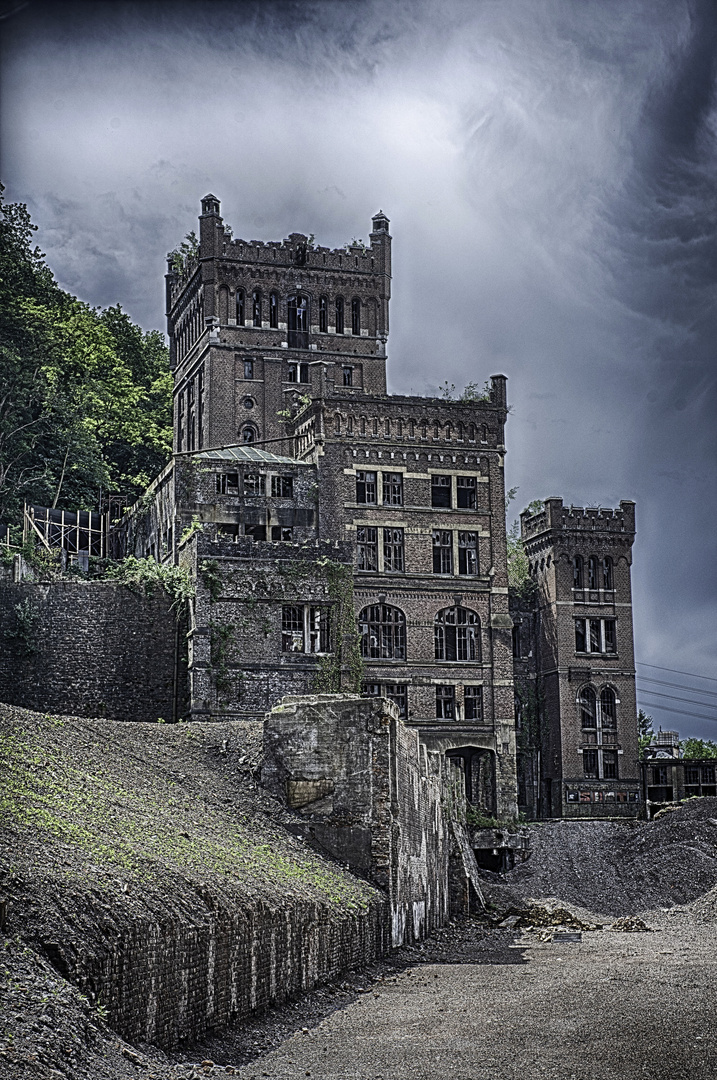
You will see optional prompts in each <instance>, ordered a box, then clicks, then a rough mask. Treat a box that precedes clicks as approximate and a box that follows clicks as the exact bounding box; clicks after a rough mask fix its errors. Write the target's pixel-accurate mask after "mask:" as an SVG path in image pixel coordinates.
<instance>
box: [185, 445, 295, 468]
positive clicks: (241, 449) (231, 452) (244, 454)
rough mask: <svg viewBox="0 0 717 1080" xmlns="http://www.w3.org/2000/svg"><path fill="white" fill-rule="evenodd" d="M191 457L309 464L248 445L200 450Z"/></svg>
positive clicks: (279, 463) (272, 463)
mask: <svg viewBox="0 0 717 1080" xmlns="http://www.w3.org/2000/svg"><path fill="white" fill-rule="evenodd" d="M191 456H192V457H193V458H203V459H204V460H205V461H206V460H208V459H212V460H215V461H216V459H217V458H218V459H219V460H220V461H244V462H246V461H253V462H255V463H261V464H264V465H306V464H308V463H307V462H306V461H299V460H298V458H291V457H280V456H279V454H272V453H271V452H270V451H269V450H258V449H257V448H256V447H255V446H252V445H251V444H247V443H242V444H238V445H236V446H222V447H218V448H217V449H215V450H200V451H198V452H197V453H194V454H192V455H191Z"/></svg>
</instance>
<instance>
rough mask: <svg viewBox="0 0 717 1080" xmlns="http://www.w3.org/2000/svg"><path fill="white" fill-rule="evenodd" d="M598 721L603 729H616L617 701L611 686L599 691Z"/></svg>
mask: <svg viewBox="0 0 717 1080" xmlns="http://www.w3.org/2000/svg"><path fill="white" fill-rule="evenodd" d="M600 720H601V723H602V726H603V728H616V727H617V699H616V697H615V691H614V690H613V689H612V687H611V686H604V687H603V688H602V690H601V691H600Z"/></svg>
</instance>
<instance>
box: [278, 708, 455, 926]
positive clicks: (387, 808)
mask: <svg viewBox="0 0 717 1080" xmlns="http://www.w3.org/2000/svg"><path fill="white" fill-rule="evenodd" d="M262 780H263V783H264V785H265V786H266V787H267V788H268V790H269V791H270V792H271V793H272V794H273V795H274V796H276V797H277V798H279V799H283V800H284V801H285V802H286V804H287V805H288V806H289V807H290V808H291V809H292V810H295V811H296V812H297V813H298V814H300V815H301V816H302V817H303V818H304V820H305V825H304V827H303V835H304V836H305V837H306V838H307V839H310V840H312V841H313V842H314V843H315V844H317V846H319V847H320V848H323V849H324V850H326V851H328V852H329V853H330V854H332V855H334V856H335V857H337V858H339V859H341V860H342V861H344V862H347V863H348V864H349V866H350V867H351V868H352V869H353V870H356V871H358V872H359V873H361V874H363V875H365V876H366V877H367V878H368V879H369V880H370V881H372V882H373V883H374V884H376V885H378V886H379V887H380V888H381V889H383V890H384V891H385V892H386V893H387V894H388V898H389V902H390V907H391V924H392V942H393V944H394V945H400V944H403V943H405V942H410V941H417V940H420V939H421V938H423V937H425V936H426V935H427V934H428V933H430V932H431V931H432V930H433V929H435V928H436V927H438V926H441V925H442V923H443V922H444V920H445V918H446V916H447V914H448V911H449V885H448V876H449V857H450V853H451V845H452V836H451V818H450V813H451V812H450V806H451V804H452V802H453V800H454V799H455V798H456V796H455V790H456V789H455V787H454V780H453V773H452V770H451V769H450V767H449V766H448V764H447V763H446V761H445V759H444V758H443V756H442V755H439V754H435V753H431V752H430V751H428V750H427V749H426V747H425V746H424V745H423V743H422V742H421V740H420V737H419V735H418V732H416V731H414V730H413V729H411V728H408V727H406V726H405V725H404V724H403V723H402V722H401V721H400V720H399V718H398V710H397V708H396V706H395V705H393V704H392V703H391V702H389V701H387V700H386V699H384V698H359V697H353V696H349V695H338V694H337V695H334V694H326V695H317V696H315V697H304V698H298V697H296V698H294V697H289V698H285V699H284V701H283V702H282V703H281V704H280V705H279V706H277V707H276V708H274V709H273V710H272V711H271V713H269V715H268V716H267V718H266V721H265V729H264V763H263V771H262Z"/></svg>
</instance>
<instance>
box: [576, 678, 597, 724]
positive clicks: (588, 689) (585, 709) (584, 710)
mask: <svg viewBox="0 0 717 1080" xmlns="http://www.w3.org/2000/svg"><path fill="white" fill-rule="evenodd" d="M578 705H579V707H580V726H581V727H582V728H583V729H585V728H597V699H596V697H595V691H594V690H593V688H592V686H584V687H583V689H582V690H581V691H580V695H579V697H578Z"/></svg>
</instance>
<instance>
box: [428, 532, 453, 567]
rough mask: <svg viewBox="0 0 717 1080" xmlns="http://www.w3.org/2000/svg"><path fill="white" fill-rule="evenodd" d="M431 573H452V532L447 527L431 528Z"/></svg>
mask: <svg viewBox="0 0 717 1080" xmlns="http://www.w3.org/2000/svg"><path fill="white" fill-rule="evenodd" d="M433 573H434V574H452V573H453V533H452V532H450V531H449V530H448V529H434V530H433Z"/></svg>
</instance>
